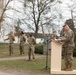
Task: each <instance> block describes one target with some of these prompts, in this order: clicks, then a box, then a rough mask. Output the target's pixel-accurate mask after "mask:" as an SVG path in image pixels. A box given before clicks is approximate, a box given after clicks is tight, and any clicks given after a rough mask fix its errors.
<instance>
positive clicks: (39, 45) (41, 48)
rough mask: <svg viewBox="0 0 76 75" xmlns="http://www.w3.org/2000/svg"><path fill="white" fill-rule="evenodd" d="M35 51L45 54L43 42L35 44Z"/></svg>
mask: <svg viewBox="0 0 76 75" xmlns="http://www.w3.org/2000/svg"><path fill="white" fill-rule="evenodd" d="M35 53H37V54H43V45H42V44H37V45H36V46H35Z"/></svg>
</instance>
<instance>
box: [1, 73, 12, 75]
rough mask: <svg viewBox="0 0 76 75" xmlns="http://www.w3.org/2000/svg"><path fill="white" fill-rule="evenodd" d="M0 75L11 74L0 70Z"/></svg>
mask: <svg viewBox="0 0 76 75" xmlns="http://www.w3.org/2000/svg"><path fill="white" fill-rule="evenodd" d="M0 75H13V74H9V73H4V72H0Z"/></svg>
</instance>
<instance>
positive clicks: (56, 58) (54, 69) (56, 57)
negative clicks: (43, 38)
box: [50, 41, 76, 74]
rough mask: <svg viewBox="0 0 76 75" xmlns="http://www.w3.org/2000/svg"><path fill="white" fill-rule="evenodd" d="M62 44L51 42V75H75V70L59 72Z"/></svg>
mask: <svg viewBox="0 0 76 75" xmlns="http://www.w3.org/2000/svg"><path fill="white" fill-rule="evenodd" d="M61 56H62V44H61V43H59V42H57V41H51V69H50V73H51V74H76V70H73V71H61V59H62V57H61Z"/></svg>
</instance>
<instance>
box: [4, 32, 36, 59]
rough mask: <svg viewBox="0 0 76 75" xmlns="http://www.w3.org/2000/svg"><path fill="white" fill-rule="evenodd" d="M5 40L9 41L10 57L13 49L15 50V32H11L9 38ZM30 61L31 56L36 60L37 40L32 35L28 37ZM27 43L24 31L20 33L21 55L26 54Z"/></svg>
mask: <svg viewBox="0 0 76 75" xmlns="http://www.w3.org/2000/svg"><path fill="white" fill-rule="evenodd" d="M5 40H9V55H10V56H11V55H12V54H13V48H14V41H15V36H14V34H13V32H12V31H11V32H10V33H9V35H8V38H7V39H5ZM27 41H28V59H29V60H31V55H32V58H33V59H35V54H34V51H35V47H34V45H35V44H36V39H35V37H34V36H33V35H32V34H31V33H30V34H29V36H28V39H27ZM25 43H26V36H25V34H24V32H23V31H21V33H20V42H19V49H20V55H23V54H24V46H25Z"/></svg>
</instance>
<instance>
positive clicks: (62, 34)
mask: <svg viewBox="0 0 76 75" xmlns="http://www.w3.org/2000/svg"><path fill="white" fill-rule="evenodd" d="M62 36H64V26H63V28H62V30H61V33H60V37H62ZM64 52H65V47H64V45H62V59H64V55H65V53H64Z"/></svg>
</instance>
